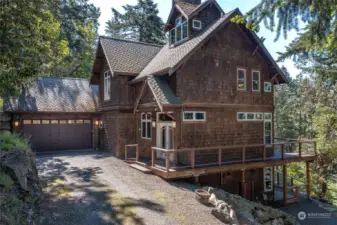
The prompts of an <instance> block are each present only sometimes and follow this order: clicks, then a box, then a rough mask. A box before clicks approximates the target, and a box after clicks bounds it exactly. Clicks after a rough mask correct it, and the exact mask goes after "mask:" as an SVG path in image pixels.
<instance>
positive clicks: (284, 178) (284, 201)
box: [283, 165, 288, 207]
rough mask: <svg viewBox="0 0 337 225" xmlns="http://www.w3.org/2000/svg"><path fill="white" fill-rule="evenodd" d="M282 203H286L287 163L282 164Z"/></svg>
mask: <svg viewBox="0 0 337 225" xmlns="http://www.w3.org/2000/svg"><path fill="white" fill-rule="evenodd" d="M283 203H284V207H286V206H287V205H288V188H287V165H283Z"/></svg>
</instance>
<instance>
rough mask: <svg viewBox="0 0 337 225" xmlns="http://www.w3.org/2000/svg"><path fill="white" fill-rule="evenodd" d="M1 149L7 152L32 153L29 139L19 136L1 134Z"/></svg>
mask: <svg viewBox="0 0 337 225" xmlns="http://www.w3.org/2000/svg"><path fill="white" fill-rule="evenodd" d="M0 149H1V150H5V151H22V152H31V151H32V150H31V148H30V146H29V142H28V139H27V138H25V137H23V136H21V135H19V134H10V133H2V134H0Z"/></svg>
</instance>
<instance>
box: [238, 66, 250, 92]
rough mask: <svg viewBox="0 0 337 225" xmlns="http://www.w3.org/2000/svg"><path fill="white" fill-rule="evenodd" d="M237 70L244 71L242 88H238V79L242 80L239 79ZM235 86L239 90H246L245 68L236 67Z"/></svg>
mask: <svg viewBox="0 0 337 225" xmlns="http://www.w3.org/2000/svg"><path fill="white" fill-rule="evenodd" d="M239 71H244V75H245V76H244V78H243V79H244V86H243V88H239V80H242V79H239ZM236 80H237V81H236V88H237V90H239V91H246V90H247V82H246V80H247V70H246V69H243V68H237V69H236Z"/></svg>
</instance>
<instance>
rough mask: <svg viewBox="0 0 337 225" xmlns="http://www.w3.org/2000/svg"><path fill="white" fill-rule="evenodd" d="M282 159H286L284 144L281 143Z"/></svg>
mask: <svg viewBox="0 0 337 225" xmlns="http://www.w3.org/2000/svg"><path fill="white" fill-rule="evenodd" d="M281 146H282V147H281V154H282V160H284V144H282V145H281Z"/></svg>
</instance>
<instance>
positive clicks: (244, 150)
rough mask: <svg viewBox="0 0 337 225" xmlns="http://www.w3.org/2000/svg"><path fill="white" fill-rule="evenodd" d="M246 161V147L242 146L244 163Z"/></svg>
mask: <svg viewBox="0 0 337 225" xmlns="http://www.w3.org/2000/svg"><path fill="white" fill-rule="evenodd" d="M245 161H246V148H245V147H243V148H242V163H245Z"/></svg>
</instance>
